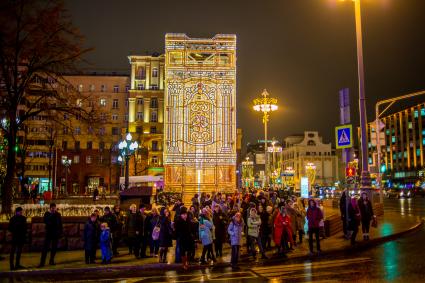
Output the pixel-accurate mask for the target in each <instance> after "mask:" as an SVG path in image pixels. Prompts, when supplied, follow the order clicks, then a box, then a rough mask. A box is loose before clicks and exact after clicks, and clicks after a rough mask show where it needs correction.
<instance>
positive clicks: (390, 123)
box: [367, 103, 425, 188]
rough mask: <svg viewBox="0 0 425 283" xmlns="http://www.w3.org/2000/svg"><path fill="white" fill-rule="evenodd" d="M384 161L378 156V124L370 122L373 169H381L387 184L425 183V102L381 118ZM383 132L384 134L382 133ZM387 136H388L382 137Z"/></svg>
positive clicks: (418, 184) (388, 185)
mask: <svg viewBox="0 0 425 283" xmlns="http://www.w3.org/2000/svg"><path fill="white" fill-rule="evenodd" d="M381 121H382V122H383V125H384V127H383V129H382V130H381V134H380V135H381V142H380V144H381V153H382V154H381V160H379V161H378V160H377V155H376V134H375V124H374V123H369V124H368V131H367V133H368V147H369V168H370V170H371V172H372V173H373V174H372V175H374V174H376V173H377V171H378V168H379V169H380V170H381V173H383V181H384V183H385V186H386V187H393V186H395V187H407V188H411V187H413V186H421V185H423V183H424V173H425V171H424V168H425V159H424V147H425V104H424V103H421V104H418V105H415V106H413V107H408V108H406V109H403V110H401V111H399V112H396V113H393V114H391V115H388V116H386V117H383V118H381ZM382 132H383V133H382ZM382 136H384V138H382Z"/></svg>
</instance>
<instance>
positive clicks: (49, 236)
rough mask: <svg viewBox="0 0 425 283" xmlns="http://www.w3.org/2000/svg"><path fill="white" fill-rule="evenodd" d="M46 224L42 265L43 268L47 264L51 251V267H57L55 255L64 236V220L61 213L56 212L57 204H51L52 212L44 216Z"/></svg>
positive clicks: (47, 212)
mask: <svg viewBox="0 0 425 283" xmlns="http://www.w3.org/2000/svg"><path fill="white" fill-rule="evenodd" d="M44 224H45V228H46V235H45V238H44V244H43V250H42V252H41V259H40V265H39V266H38V267H39V268H40V267H43V266H44V264H45V263H46V257H47V252H48V251H49V249H50V247H51V251H50V261H49V264H50V265H55V255H56V250H57V248H58V241H59V238H60V237H61V236H62V232H63V230H62V218H61V215H60V213H59V212H57V211H56V204H54V203H51V204H50V211H46V213H45V214H44Z"/></svg>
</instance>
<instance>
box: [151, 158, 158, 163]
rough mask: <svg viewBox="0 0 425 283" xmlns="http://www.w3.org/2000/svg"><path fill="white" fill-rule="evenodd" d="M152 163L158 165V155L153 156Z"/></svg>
mask: <svg viewBox="0 0 425 283" xmlns="http://www.w3.org/2000/svg"><path fill="white" fill-rule="evenodd" d="M152 165H158V156H152Z"/></svg>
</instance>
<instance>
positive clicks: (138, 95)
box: [128, 54, 165, 176]
mask: <svg viewBox="0 0 425 283" xmlns="http://www.w3.org/2000/svg"><path fill="white" fill-rule="evenodd" d="M128 59H129V61H130V65H131V75H130V81H131V82H130V90H129V98H128V129H129V132H130V133H131V134H132V135H133V138H135V139H136V140H137V141H138V143H139V145H140V150H139V153H137V152H136V154H135V156H134V157H133V158H135V159H136V161H135V162H133V163H131V164H132V168H131V169H130V171H131V172H133V173H134V175H135V176H140V175H151V176H157V175H163V174H164V167H163V144H164V140H163V135H164V74H165V56H164V55H158V54H154V55H152V56H129V57H128Z"/></svg>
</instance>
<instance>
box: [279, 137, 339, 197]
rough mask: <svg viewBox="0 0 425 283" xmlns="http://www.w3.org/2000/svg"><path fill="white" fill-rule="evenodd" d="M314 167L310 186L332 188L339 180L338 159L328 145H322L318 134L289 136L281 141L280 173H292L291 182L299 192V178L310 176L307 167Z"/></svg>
mask: <svg viewBox="0 0 425 283" xmlns="http://www.w3.org/2000/svg"><path fill="white" fill-rule="evenodd" d="M310 164H313V165H314V167H315V176H314V182H313V183H312V185H319V186H333V185H334V184H335V182H336V181H338V180H339V169H338V164H339V162H338V158H337V156H336V155H335V151H334V150H333V149H332V145H331V144H330V143H323V142H322V137H320V136H319V133H318V132H314V131H307V132H304V135H294V136H289V137H287V138H285V139H284V141H283V150H282V165H283V168H282V171H283V172H285V171H293V182H294V185H295V188H296V189H297V190H299V186H300V179H301V177H304V176H307V175H310V173H309V172H307V171H308V169H307V168H308V166H309V165H310Z"/></svg>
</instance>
